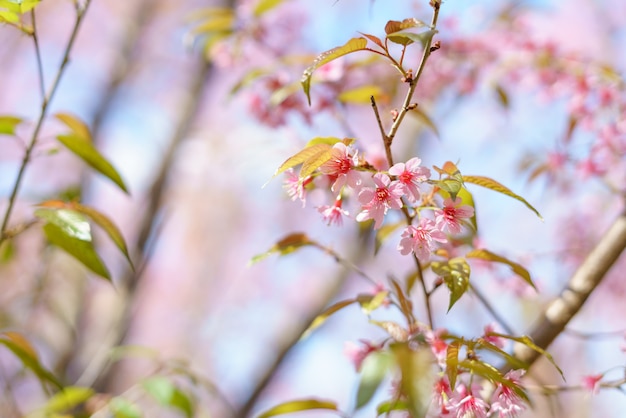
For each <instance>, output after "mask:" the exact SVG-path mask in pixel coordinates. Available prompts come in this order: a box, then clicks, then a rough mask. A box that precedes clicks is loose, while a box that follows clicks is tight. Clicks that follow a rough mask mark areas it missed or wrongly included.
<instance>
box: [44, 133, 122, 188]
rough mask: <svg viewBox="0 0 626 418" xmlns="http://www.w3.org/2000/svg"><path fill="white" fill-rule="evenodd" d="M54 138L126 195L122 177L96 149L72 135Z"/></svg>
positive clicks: (89, 143) (82, 139)
mask: <svg viewBox="0 0 626 418" xmlns="http://www.w3.org/2000/svg"><path fill="white" fill-rule="evenodd" d="M56 138H57V140H58V141H59V142H60V143H61V144H63V145H64V146H65V148H67V149H68V150H70V151H71V152H73V153H74V154H76V155H77V156H78V157H80V159H82V160H83V161H84V162H86V163H87V164H88V165H89V166H91V167H92V168H93V169H95V170H96V171H98V172H99V173H100V174H102V175H104V176H105V177H107V178H109V179H110V180H111V181H113V182H114V183H115V184H117V185H118V187H119V188H120V189H122V190H123V191H125V192H126V193H128V189H127V188H126V185H125V184H124V180H122V177H121V176H120V174H119V173H118V172H117V170H116V169H115V167H113V166H112V165H111V163H110V162H109V161H108V160H107V159H106V158H104V157H103V156H102V154H100V152H99V151H98V150H97V149H96V148H94V146H93V145H92V144H91V142H89V141H86V140H85V139H84V138H82V137H79V136H76V135H74V134H72V135H58V136H57V137H56Z"/></svg>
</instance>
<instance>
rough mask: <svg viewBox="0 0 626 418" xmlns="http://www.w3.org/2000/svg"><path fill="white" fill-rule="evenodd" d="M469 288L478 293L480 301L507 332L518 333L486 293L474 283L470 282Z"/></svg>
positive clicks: (510, 333) (475, 293)
mask: <svg viewBox="0 0 626 418" xmlns="http://www.w3.org/2000/svg"><path fill="white" fill-rule="evenodd" d="M469 288H470V290H471V291H472V292H473V293H474V295H476V297H477V298H478V300H479V301H480V303H482V304H483V306H484V307H485V309H487V311H488V312H489V313H490V314H491V316H492V317H493V319H495V321H496V322H497V323H498V324H500V326H501V327H502V329H503V330H505V331H506V332H507V334H509V335H517V333H516V332H515V331H513V327H511V326H510V325H509V324H508V323H507V322H506V321H505V320H504V318H502V316H501V315H500V314H499V313H498V312H496V310H495V309H494V308H493V306H491V304H490V303H489V301H488V300H487V298H486V297H485V295H483V294H482V292H481V291H480V290H478V289H477V288H476V286H474V285H473V284H471V283H470V285H469Z"/></svg>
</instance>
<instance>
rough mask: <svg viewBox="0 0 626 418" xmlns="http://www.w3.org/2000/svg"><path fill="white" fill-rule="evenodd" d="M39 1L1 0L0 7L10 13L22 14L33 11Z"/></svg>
mask: <svg viewBox="0 0 626 418" xmlns="http://www.w3.org/2000/svg"><path fill="white" fill-rule="evenodd" d="M39 2H40V0H2V1H0V7H2V8H5V9H7V10H9V11H11V12H14V13H19V14H24V13H27V12H30V11H31V10H32V9H34V8H35V7H36V6H37V4H39Z"/></svg>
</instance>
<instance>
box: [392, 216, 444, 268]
mask: <svg viewBox="0 0 626 418" xmlns="http://www.w3.org/2000/svg"><path fill="white" fill-rule="evenodd" d="M437 242H441V243H444V242H447V239H446V235H445V234H444V233H443V232H441V231H440V230H439V229H438V228H437V225H436V224H435V223H434V222H433V221H432V220H430V219H428V218H422V219H420V222H419V225H418V226H414V225H409V226H408V227H407V228H406V229H405V230H404V232H403V233H402V237H401V239H400V243H399V244H398V251H400V254H402V255H407V254H409V253H411V252H413V253H415V256H416V257H417V258H418V259H419V261H421V262H422V263H425V262H427V261H428V260H429V259H430V253H431V252H432V251H434V250H435V249H436V248H437Z"/></svg>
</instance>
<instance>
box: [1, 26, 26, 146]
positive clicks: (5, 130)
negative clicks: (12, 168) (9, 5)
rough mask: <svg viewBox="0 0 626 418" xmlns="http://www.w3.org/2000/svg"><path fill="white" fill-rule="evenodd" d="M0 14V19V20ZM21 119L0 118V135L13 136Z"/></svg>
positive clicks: (14, 117) (13, 117) (11, 117)
mask: <svg viewBox="0 0 626 418" xmlns="http://www.w3.org/2000/svg"><path fill="white" fill-rule="evenodd" d="M1 16H2V15H1V14H0V18H1ZM22 121H23V119H21V118H18V117H16V116H0V135H15V127H16V126H17V125H19V124H20V123H22Z"/></svg>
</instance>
